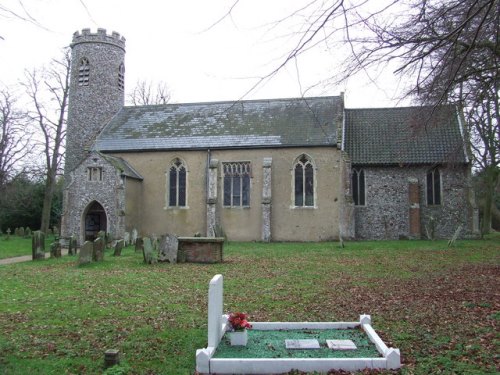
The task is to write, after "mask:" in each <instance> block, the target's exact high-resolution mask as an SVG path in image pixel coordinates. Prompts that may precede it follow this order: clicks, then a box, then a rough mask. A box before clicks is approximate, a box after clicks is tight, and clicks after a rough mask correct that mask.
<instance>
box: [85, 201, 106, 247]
mask: <svg viewBox="0 0 500 375" xmlns="http://www.w3.org/2000/svg"><path fill="white" fill-rule="evenodd" d="M84 218H85V221H84V223H85V224H84V225H85V226H84V228H83V231H84V234H83V238H84V240H85V241H94V240H95V239H96V238H97V233H99V231H101V230H102V231H104V232H106V230H107V219H106V211H105V210H104V207H103V206H101V205H100V204H99V203H98V202H96V201H93V202H91V203H90V204H89V205H88V206H87V209H86V210H85V213H84Z"/></svg>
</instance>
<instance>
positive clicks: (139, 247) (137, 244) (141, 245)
mask: <svg viewBox="0 0 500 375" xmlns="http://www.w3.org/2000/svg"><path fill="white" fill-rule="evenodd" d="M142 250H144V241H143V240H142V237H139V238H136V239H135V251H142Z"/></svg>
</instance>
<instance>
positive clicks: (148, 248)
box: [142, 237, 157, 264]
mask: <svg viewBox="0 0 500 375" xmlns="http://www.w3.org/2000/svg"><path fill="white" fill-rule="evenodd" d="M142 240H143V243H144V247H143V250H142V254H143V255H144V263H146V264H153V263H156V262H157V259H156V253H155V252H154V250H153V245H152V244H151V239H150V238H149V237H144V238H143V239H142Z"/></svg>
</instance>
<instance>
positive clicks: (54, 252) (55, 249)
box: [50, 241, 61, 258]
mask: <svg viewBox="0 0 500 375" xmlns="http://www.w3.org/2000/svg"><path fill="white" fill-rule="evenodd" d="M50 257H51V258H60V257H61V243H60V242H59V241H55V242H52V243H51V244H50Z"/></svg>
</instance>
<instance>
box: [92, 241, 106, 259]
mask: <svg viewBox="0 0 500 375" xmlns="http://www.w3.org/2000/svg"><path fill="white" fill-rule="evenodd" d="M92 260H94V261H95V262H102V261H103V260H104V239H103V238H102V237H98V238H96V240H95V241H94V251H93V253H92Z"/></svg>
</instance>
